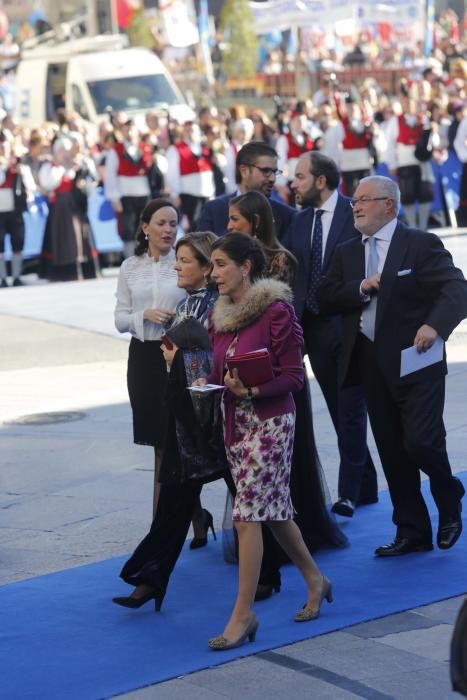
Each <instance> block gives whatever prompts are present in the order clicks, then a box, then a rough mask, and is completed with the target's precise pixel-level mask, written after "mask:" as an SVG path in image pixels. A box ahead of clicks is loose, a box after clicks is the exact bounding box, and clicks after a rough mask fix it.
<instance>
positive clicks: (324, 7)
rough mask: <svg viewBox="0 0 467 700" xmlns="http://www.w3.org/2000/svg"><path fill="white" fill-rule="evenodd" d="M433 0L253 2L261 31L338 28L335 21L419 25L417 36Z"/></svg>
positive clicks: (361, 26) (357, 27)
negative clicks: (312, 27) (316, 26)
mask: <svg viewBox="0 0 467 700" xmlns="http://www.w3.org/2000/svg"><path fill="white" fill-rule="evenodd" d="M431 1H432V0H383V1H382V2H375V0H358V2H357V1H352V0H268V1H267V2H254V1H252V2H250V3H249V5H250V9H251V11H252V14H253V17H254V20H255V28H256V32H257V33H258V34H264V33H266V32H270V31H273V30H277V29H279V30H280V31H283V30H284V29H290V28H295V27H298V28H301V27H309V26H311V25H318V26H320V27H322V28H323V29H326V30H327V31H331V32H334V30H335V26H334V25H335V24H336V23H340V24H341V25H342V24H343V25H347V26H349V27H355V30H356V31H359V30H362V29H365V28H366V27H368V26H369V25H372V24H379V23H389V24H391V25H393V26H398V27H414V28H416V36H417V38H421V37H423V36H424V34H423V30H424V26H425V2H431Z"/></svg>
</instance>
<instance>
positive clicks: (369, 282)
mask: <svg viewBox="0 0 467 700" xmlns="http://www.w3.org/2000/svg"><path fill="white" fill-rule="evenodd" d="M380 279H381V275H380V273H379V272H378V274H377V275H372V276H371V277H367V278H366V279H364V280H363V282H362V284H361V287H360V288H361V290H362V292H363V294H369V295H372V294H376V293H377V292H378V290H379V282H380Z"/></svg>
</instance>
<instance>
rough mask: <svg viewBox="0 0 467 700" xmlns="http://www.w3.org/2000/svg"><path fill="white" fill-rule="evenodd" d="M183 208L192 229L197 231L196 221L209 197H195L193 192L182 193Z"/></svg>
mask: <svg viewBox="0 0 467 700" xmlns="http://www.w3.org/2000/svg"><path fill="white" fill-rule="evenodd" d="M180 200H181V210H182V214H185V216H186V217H187V219H188V221H189V224H190V231H196V222H197V221H198V219H199V216H200V214H201V211H202V209H203V207H204V205H205V204H206V202H207V201H208V199H207V197H194V196H193V195H192V194H181V195H180Z"/></svg>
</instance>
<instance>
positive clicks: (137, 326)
mask: <svg viewBox="0 0 467 700" xmlns="http://www.w3.org/2000/svg"><path fill="white" fill-rule="evenodd" d="M131 325H132V326H133V328H132V329H131V330H132V334H133V335H134V336H135V337H136V338H138V340H141V342H142V343H144V311H136V312H135V313H134V314H132V315H131Z"/></svg>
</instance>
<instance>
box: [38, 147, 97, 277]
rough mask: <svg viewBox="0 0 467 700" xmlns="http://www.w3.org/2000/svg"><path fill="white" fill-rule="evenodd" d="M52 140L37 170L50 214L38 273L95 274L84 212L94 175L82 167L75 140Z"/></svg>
mask: <svg viewBox="0 0 467 700" xmlns="http://www.w3.org/2000/svg"><path fill="white" fill-rule="evenodd" d="M75 139H76V135H74V136H73V138H68V137H65V136H63V137H61V138H58V139H56V140H55V141H54V144H53V147H52V156H53V159H52V160H51V161H47V162H45V163H44V164H43V165H42V167H41V169H40V170H39V184H40V187H41V189H42V190H43V191H44V192H46V193H47V203H48V208H49V214H48V217H47V222H46V226H45V232H44V241H43V244H42V252H41V275H42V276H43V277H46V278H47V279H48V280H49V281H51V282H65V281H71V280H82V279H90V278H94V277H97V276H98V275H99V265H98V257H97V250H96V246H95V243H94V237H93V234H92V230H91V226H90V223H89V219H88V215H87V199H88V189H89V188H90V186H91V185H90V183H91V181H92V180H95V179H96V178H97V175H96V172H95V169H94V168H93V169H92V172H91V170H90V169H88V168H87V167H85V163H84V160H83V158H82V157H80V154H79V153H78V151H79V148H78V145H79V144H78V142H77V141H76V140H75Z"/></svg>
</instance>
